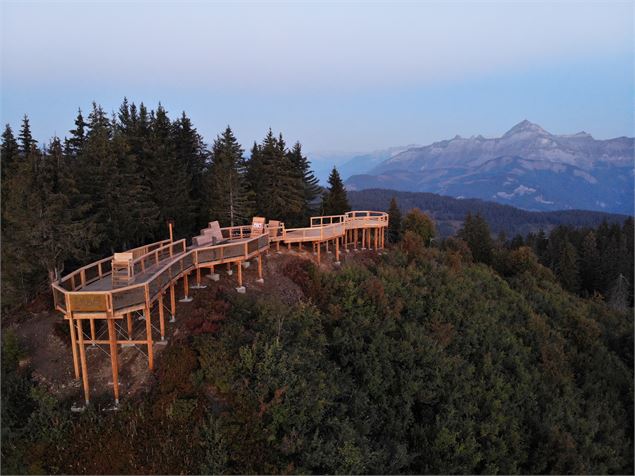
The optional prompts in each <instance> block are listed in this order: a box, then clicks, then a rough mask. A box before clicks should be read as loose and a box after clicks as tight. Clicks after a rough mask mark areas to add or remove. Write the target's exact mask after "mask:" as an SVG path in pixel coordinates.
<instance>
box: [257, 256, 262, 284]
mask: <svg viewBox="0 0 635 476" xmlns="http://www.w3.org/2000/svg"><path fill="white" fill-rule="evenodd" d="M258 279H262V255H261V254H259V255H258Z"/></svg>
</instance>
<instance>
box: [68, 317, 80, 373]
mask: <svg viewBox="0 0 635 476" xmlns="http://www.w3.org/2000/svg"><path fill="white" fill-rule="evenodd" d="M72 316H73V314H72V312H69V313H68V325H69V327H70V331H71V346H72V347H73V369H74V370H75V378H79V360H78V356H77V339H76V338H75V321H73V317H72Z"/></svg>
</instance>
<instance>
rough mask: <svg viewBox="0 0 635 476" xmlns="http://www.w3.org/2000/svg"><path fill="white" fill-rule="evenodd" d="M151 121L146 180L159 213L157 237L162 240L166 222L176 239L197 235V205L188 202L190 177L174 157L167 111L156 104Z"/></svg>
mask: <svg viewBox="0 0 635 476" xmlns="http://www.w3.org/2000/svg"><path fill="white" fill-rule="evenodd" d="M150 117H151V121H150V122H151V134H150V141H149V143H148V149H147V154H148V157H147V158H148V159H151V161H150V162H149V163H148V169H149V170H148V177H149V183H150V187H151V190H152V196H153V200H154V203H156V205H157V207H158V209H159V219H158V222H157V229H156V230H155V231H156V236H157V237H159V236H165V231H164V230H165V229H166V228H165V227H166V222H167V221H168V220H169V219H173V220H175V222H176V229H175V233H176V235H177V236H179V237H184V236H190V235H191V234H192V233H194V232H195V231H196V204H193V203H192V202H191V200H190V196H191V193H192V176H191V174H190V173H189V172H188V164H187V162H186V161H185V160H183V159H182V158H179V157H177V156H176V152H175V147H174V140H173V135H172V132H173V129H172V125H171V122H170V119H169V118H168V115H167V111H166V110H165V109H164V108H163V106H161V104H159V106H158V107H157V110H156V113H152V114H151V115H150Z"/></svg>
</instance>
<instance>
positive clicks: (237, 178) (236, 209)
mask: <svg viewBox="0 0 635 476" xmlns="http://www.w3.org/2000/svg"><path fill="white" fill-rule="evenodd" d="M208 190H209V191H210V195H209V205H208V206H209V215H210V217H212V218H213V219H217V218H218V219H219V220H220V222H221V223H222V224H223V225H230V226H234V225H238V224H242V223H245V222H246V221H247V219H248V213H249V211H250V210H249V204H248V197H247V190H246V182H245V164H244V161H243V149H242V147H241V146H240V144H239V143H238V141H237V140H236V137H234V133H233V132H232V130H231V128H230V127H229V126H227V128H226V129H225V131H224V132H223V134H222V135H221V136H218V137H217V138H216V140H215V141H214V145H213V146H212V163H211V166H210V170H209V182H208Z"/></svg>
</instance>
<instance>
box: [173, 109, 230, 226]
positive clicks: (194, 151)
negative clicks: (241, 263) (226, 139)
mask: <svg viewBox="0 0 635 476" xmlns="http://www.w3.org/2000/svg"><path fill="white" fill-rule="evenodd" d="M172 138H173V142H174V153H175V156H176V160H177V161H178V162H180V163H185V164H186V171H187V174H188V176H189V177H190V180H191V186H190V203H191V205H192V207H193V208H194V209H193V210H192V213H193V221H194V226H195V228H196V229H198V228H200V227H202V226H204V225H205V224H206V223H207V222H208V221H209V216H208V207H207V204H206V203H205V201H206V198H207V196H208V193H207V191H206V190H205V183H206V176H207V172H208V170H207V169H208V168H209V153H208V152H207V150H206V148H205V143H204V142H203V138H202V137H201V135H200V134H199V133H198V132H197V130H196V128H195V127H194V126H193V125H192V121H191V120H190V118H189V117H187V115H186V114H185V112H183V113H182V114H181V117H179V118H178V119H177V120H176V121H174V122H173V124H172ZM241 158H242V157H241Z"/></svg>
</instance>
